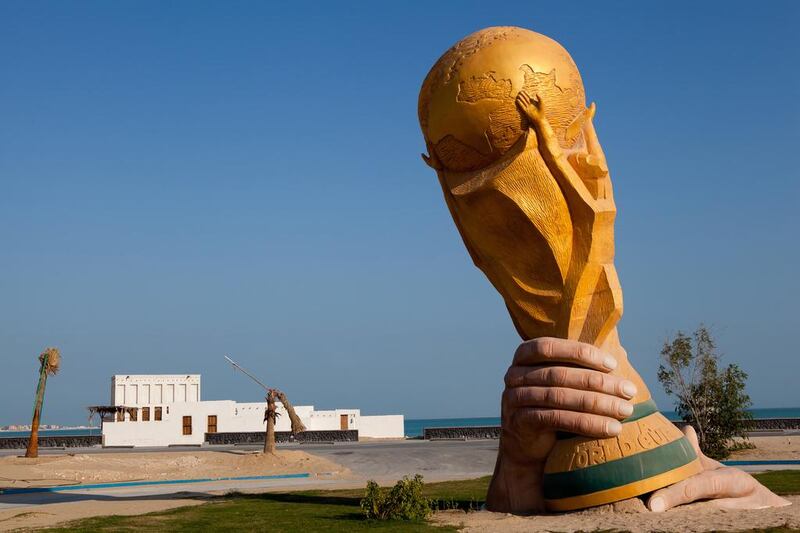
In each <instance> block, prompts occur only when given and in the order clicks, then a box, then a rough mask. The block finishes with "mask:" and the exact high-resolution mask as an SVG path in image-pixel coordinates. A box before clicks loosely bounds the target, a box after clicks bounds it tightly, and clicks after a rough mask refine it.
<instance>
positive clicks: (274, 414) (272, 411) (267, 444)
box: [264, 389, 278, 453]
mask: <svg viewBox="0 0 800 533" xmlns="http://www.w3.org/2000/svg"><path fill="white" fill-rule="evenodd" d="M277 419H278V411H277V409H276V408H275V389H269V390H268V391H267V410H266V411H264V420H266V421H267V434H266V435H264V453H275V422H276V421H277Z"/></svg>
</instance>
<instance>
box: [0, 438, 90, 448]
mask: <svg viewBox="0 0 800 533" xmlns="http://www.w3.org/2000/svg"><path fill="white" fill-rule="evenodd" d="M100 444H102V437H101V436H100V435H63V436H58V437H39V448H91V447H92V446H99V445H100ZM27 447H28V437H0V449H2V450H25V449H27Z"/></svg>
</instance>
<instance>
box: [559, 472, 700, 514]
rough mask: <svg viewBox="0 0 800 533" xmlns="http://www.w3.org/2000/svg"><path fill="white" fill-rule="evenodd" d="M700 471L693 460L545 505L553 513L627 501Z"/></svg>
mask: <svg viewBox="0 0 800 533" xmlns="http://www.w3.org/2000/svg"><path fill="white" fill-rule="evenodd" d="M702 471H703V466H702V465H701V464H700V460H699V459H695V460H694V461H692V462H691V463H688V464H685V465H683V466H680V467H678V468H675V469H673V470H669V471H667V472H664V473H662V474H658V475H657V476H653V477H649V478H647V479H643V480H641V481H635V482H633V483H628V484H627V485H622V486H621V487H614V488H613V489H608V490H603V491H599V492H594V493H592V494H586V495H583V496H573V497H571V498H562V499H559V500H545V505H547V508H548V509H549V510H550V511H555V512H564V511H575V510H577V509H585V508H586V507H594V506H596V505H605V504H607V503H614V502H618V501H620V500H627V499H628V498H633V497H635V496H639V495H641V494H647V493H648V492H653V491H654V490H658V489H660V488H663V487H667V486H669V485H673V484H675V483H677V482H679V481H682V480H684V479H686V478H687V477H691V476H694V475H696V474H699V473H701V472H702Z"/></svg>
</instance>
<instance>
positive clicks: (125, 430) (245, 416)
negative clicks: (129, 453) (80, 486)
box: [102, 374, 404, 446]
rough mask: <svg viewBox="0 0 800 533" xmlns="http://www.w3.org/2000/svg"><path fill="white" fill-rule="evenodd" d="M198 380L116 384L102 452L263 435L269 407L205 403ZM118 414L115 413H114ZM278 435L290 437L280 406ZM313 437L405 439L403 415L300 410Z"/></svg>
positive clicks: (119, 378) (177, 377)
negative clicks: (328, 433)
mask: <svg viewBox="0 0 800 533" xmlns="http://www.w3.org/2000/svg"><path fill="white" fill-rule="evenodd" d="M201 390H202V389H201V378H200V375H199V374H174V375H134V374H130V375H125V374H118V375H115V376H113V377H112V378H111V405H110V406H109V407H108V408H104V409H106V415H105V416H103V417H102V419H103V420H102V436H103V446H180V445H202V444H203V443H204V442H205V441H206V434H207V433H239V432H263V431H265V428H266V425H265V422H264V409H265V407H266V402H263V401H262V402H254V403H239V402H235V401H232V400H211V401H203V400H201ZM112 407H115V408H117V409H116V411H115V412H113V413H112V414H109V413H111V408H112ZM277 408H278V413H279V415H280V416H278V420H277V424H276V427H275V430H276V431H289V430H290V422H289V416H288V414H287V413H286V410H285V409H284V407H283V405H281V404H280V402H278V404H277ZM295 411H296V412H297V414H298V416H300V418H301V419H302V420H303V424H305V426H306V428H307V429H308V430H309V431H320V430H357V431H358V436H359V438H360V437H369V438H378V439H380V438H403V437H404V426H403V415H378V416H365V415H362V414H361V410H360V409H332V410H327V411H317V410H315V409H314V407H313V406H311V405H299V406H295Z"/></svg>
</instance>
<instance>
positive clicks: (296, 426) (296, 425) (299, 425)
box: [275, 389, 306, 435]
mask: <svg viewBox="0 0 800 533" xmlns="http://www.w3.org/2000/svg"><path fill="white" fill-rule="evenodd" d="M275 396H277V397H278V401H280V402H281V403H282V404H283V407H284V408H285V409H286V412H287V413H288V414H289V420H290V421H291V423H292V435H297V434H298V433H302V432H303V431H305V430H306V426H305V424H303V421H302V420H300V417H299V416H297V413H296V412H295V410H294V407H293V406H292V404H290V403H289V400H288V398H286V395H285V394H284V393H283V392H281V391H279V390H277V389H276V390H275Z"/></svg>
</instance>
